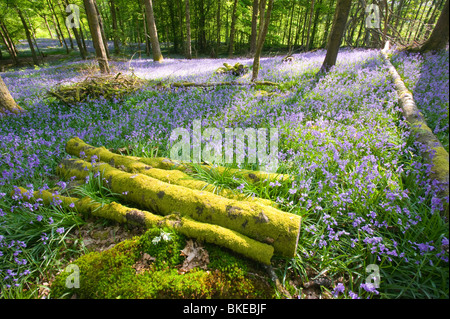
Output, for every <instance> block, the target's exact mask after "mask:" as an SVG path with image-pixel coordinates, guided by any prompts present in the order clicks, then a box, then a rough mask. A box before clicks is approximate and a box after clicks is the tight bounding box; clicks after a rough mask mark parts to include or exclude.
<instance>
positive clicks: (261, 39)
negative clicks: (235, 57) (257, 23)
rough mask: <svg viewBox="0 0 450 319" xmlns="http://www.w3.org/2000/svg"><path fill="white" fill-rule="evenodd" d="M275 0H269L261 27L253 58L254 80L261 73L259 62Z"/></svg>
mask: <svg viewBox="0 0 450 319" xmlns="http://www.w3.org/2000/svg"><path fill="white" fill-rule="evenodd" d="M273 1H274V0H269V5H268V7H267V11H266V12H265V14H264V15H265V17H264V22H263V23H262V26H261V28H260V30H261V32H260V34H259V36H258V44H257V46H256V52H255V58H254V59H253V70H252V82H254V81H256V79H257V78H258V74H259V62H260V59H261V52H262V49H263V46H264V41H265V40H266V35H267V31H268V30H269V23H270V15H271V13H272V8H273Z"/></svg>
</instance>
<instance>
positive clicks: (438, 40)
mask: <svg viewBox="0 0 450 319" xmlns="http://www.w3.org/2000/svg"><path fill="white" fill-rule="evenodd" d="M448 1H449V0H447V1H445V5H444V8H443V9H442V12H441V15H440V16H439V19H438V22H437V23H436V26H435V27H434V29H433V32H432V33H431V35H430V37H429V38H428V40H427V41H426V42H425V43H424V44H423V45H422V47H421V48H420V50H419V51H420V52H422V53H424V52H427V51H439V50H441V49H444V48H445V46H446V45H447V42H448V38H449V21H448V10H449V7H448Z"/></svg>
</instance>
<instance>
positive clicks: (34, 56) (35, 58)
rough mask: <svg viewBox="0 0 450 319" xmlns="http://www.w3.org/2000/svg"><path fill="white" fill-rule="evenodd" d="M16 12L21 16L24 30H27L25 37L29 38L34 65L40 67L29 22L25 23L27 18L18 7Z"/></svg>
mask: <svg viewBox="0 0 450 319" xmlns="http://www.w3.org/2000/svg"><path fill="white" fill-rule="evenodd" d="M16 11H17V13H18V14H19V18H20V20H21V21H22V25H23V28H24V29H25V35H26V37H27V41H28V45H29V46H30V50H31V57H32V58H33V63H34V65H39V60H38V57H37V54H36V51H35V50H34V45H33V40H32V39H31V33H30V30H29V29H28V25H27V22H26V21H25V17H24V16H23V13H22V11H21V10H20V9H19V8H18V7H16Z"/></svg>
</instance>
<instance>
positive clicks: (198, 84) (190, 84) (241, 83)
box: [170, 81, 281, 88]
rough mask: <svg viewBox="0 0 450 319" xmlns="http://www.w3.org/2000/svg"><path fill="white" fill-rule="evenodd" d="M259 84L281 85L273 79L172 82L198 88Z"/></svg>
mask: <svg viewBox="0 0 450 319" xmlns="http://www.w3.org/2000/svg"><path fill="white" fill-rule="evenodd" d="M230 85H231V86H233V85H235V86H257V85H263V86H279V85H281V84H280V83H276V82H271V81H254V82H251V83H249V82H233V81H232V82H211V83H194V82H175V83H171V84H170V86H172V87H175V88H182V87H186V88H187V87H197V88H209V87H216V86H230Z"/></svg>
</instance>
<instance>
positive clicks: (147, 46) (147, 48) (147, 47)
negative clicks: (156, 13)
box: [142, 8, 151, 56]
mask: <svg viewBox="0 0 450 319" xmlns="http://www.w3.org/2000/svg"><path fill="white" fill-rule="evenodd" d="M142 17H143V18H144V19H143V20H144V37H145V54H146V55H147V56H150V51H151V45H150V36H149V35H148V28H147V19H146V18H145V8H144V9H143V12H142Z"/></svg>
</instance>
